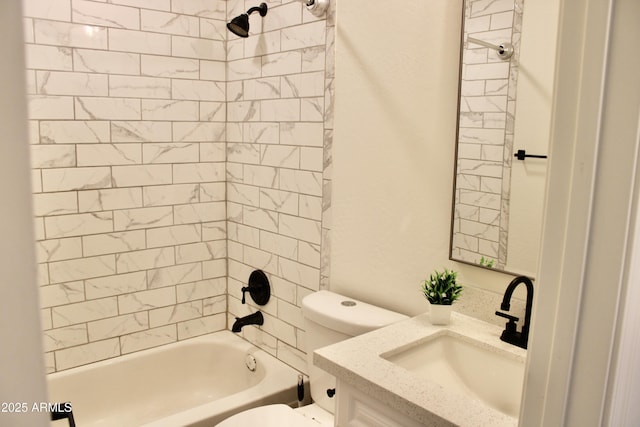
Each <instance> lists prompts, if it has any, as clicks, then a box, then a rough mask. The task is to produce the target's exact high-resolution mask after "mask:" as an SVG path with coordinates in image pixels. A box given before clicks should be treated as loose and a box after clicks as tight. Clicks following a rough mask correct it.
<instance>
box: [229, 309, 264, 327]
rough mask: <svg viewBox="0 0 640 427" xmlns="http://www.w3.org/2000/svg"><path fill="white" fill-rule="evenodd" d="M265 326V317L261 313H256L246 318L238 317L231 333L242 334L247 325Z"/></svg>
mask: <svg viewBox="0 0 640 427" xmlns="http://www.w3.org/2000/svg"><path fill="white" fill-rule="evenodd" d="M262 324H264V317H263V316H262V312H261V311H259V310H258V311H256V312H255V313H253V314H250V315H248V316H244V317H236V321H235V322H234V323H233V327H232V328H231V332H240V331H241V330H242V328H243V327H244V326H247V325H262Z"/></svg>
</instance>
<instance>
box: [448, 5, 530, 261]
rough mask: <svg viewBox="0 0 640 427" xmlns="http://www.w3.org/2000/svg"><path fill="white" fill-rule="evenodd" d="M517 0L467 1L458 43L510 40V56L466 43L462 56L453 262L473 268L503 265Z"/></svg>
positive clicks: (517, 40) (515, 71)
mask: <svg viewBox="0 0 640 427" xmlns="http://www.w3.org/2000/svg"><path fill="white" fill-rule="evenodd" d="M523 3H524V2H523V0H516V1H514V0H495V1H487V0H467V1H466V4H465V28H464V38H465V40H466V38H467V36H471V37H474V38H476V39H479V40H483V41H487V42H489V43H492V44H494V45H500V44H501V43H504V42H511V43H512V44H513V47H514V54H513V57H512V58H511V59H510V60H506V61H505V60H502V59H500V58H499V57H498V56H497V54H496V52H495V51H493V50H491V49H488V48H486V47H483V46H479V45H477V44H474V43H473V42H469V41H466V42H465V45H464V49H463V57H462V76H461V94H460V96H461V97H460V122H459V135H458V153H457V154H458V160H457V174H456V193H455V206H456V209H455V212H454V223H453V233H454V238H453V245H452V256H453V258H455V259H458V260H464V261H468V262H471V263H474V264H478V263H480V261H481V259H482V258H483V257H484V259H486V260H489V261H490V260H493V261H495V267H496V268H499V269H504V268H505V264H506V263H507V237H508V224H509V191H510V185H511V184H510V183H511V178H510V177H511V162H512V159H513V158H512V153H513V136H514V133H513V131H514V120H515V109H516V83H517V78H518V56H519V51H520V34H521V31H522V29H521V27H522V10H523Z"/></svg>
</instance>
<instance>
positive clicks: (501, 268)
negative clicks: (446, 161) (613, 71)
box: [449, 0, 524, 275]
mask: <svg viewBox="0 0 640 427" xmlns="http://www.w3.org/2000/svg"><path fill="white" fill-rule="evenodd" d="M472 1H473V0H463V22H462V26H461V40H460V67H459V70H458V75H459V78H458V82H459V84H458V110H457V113H458V115H457V117H456V136H455V153H454V161H455V164H454V171H453V174H454V176H453V189H452V198H451V226H450V240H449V259H450V260H452V261H456V262H460V263H463V264H468V265H473V266H476V267H481V268H484V269H487V270H492V271H496V272H500V273H505V274H514V275H517V274H519V273H516V272H513V271H510V270H509V269H508V267H509V265H508V263H507V262H506V261H507V253H506V252H507V243H508V219H509V209H508V204H505V203H504V202H505V200H508V198H509V192H510V188H511V163H512V155H513V154H512V153H513V142H514V127H515V126H514V124H515V107H516V105H515V103H516V98H515V96H516V88H517V79H518V69H519V54H520V35H521V32H522V16H523V5H524V0H515V2H514V4H513V17H512V21H511V27H510V28H509V27H503V28H501V29H502V30H504V29H509V30H510V34H511V37H510V39H509V40H504V39H503V40H500V41H498V40H491V39H490V40H486V41H487V42H488V43H489V44H492V45H494V46H497V45H501V46H500V47H504V46H506V44H507V43H512V44H513V49H514V53H513V56H512V57H511V58H509V59H506V60H505V59H504V58H500V55H499V54H498V52H496V53H493V54H492V53H491V51H492V49H491V48H489V47H486V43H485V44H484V45H483V46H480V45H479V46H478V48H477V49H469V48H468V44H469V43H472V42H470V41H468V40H467V37H468V34H467V31H468V28H469V27H468V24H469V23H468V20H470V19H472V18H471V16H470V13H471V12H470V8H471V5H470V3H471V2H472ZM476 1H477V0H476ZM497 13H504V11H497ZM485 16H487V15H485ZM495 30H500V28H498V29H495V28H493V29H492V28H489V29H486V30H479V31H474V32H473V33H472V34H475V33H482V32H489V31H495ZM472 37H474V38H476V37H475V36H472ZM479 38H480V37H477V38H476V39H479ZM478 41H479V40H478ZM474 44H478V43H474ZM469 50H478V51H480V50H482V51H486V52H488V53H487V58H488V59H489V61H487V63H492V64H493V63H503V62H504V61H508V63H509V71H508V74H507V77H506V79H505V78H503V80H506V81H507V90H506V94H505V95H506V99H507V103H506V106H505V109H504V115H505V117H504V122H503V124H502V127H500V128H498V127H494V128H492V129H502V130H503V136H502V143H501V145H500V146H501V147H502V150H501V155H500V157H501V165H502V175H501V182H500V185H501V188H500V190H499V192H496V193H494V194H496V195H498V196H499V209H497V211H498V214H497V217H496V220H495V221H497V224H496V225H494V226H495V227H497V228H498V240H497V242H492V243H495V244H496V245H497V248H496V253H497V256H496V257H495V258H493V259H494V261H495V262H496V264H497V265H495V266H488V265H483V264H481V263H480V262H472V261H469V260H465V259H461V258H458V257H455V256H454V249H455V248H456V246H454V244H455V239H456V233H457V226H459V223H458V224H456V221H459V220H460V217H459V216H458V215H456V211H457V209H456V207H457V205H458V203H459V198H460V193H459V191H460V188H458V186H459V184H460V180H459V173H460V161H461V159H460V142H461V141H460V139H461V122H462V120H461V119H462V118H463V116H464V113H465V112H464V111H461V108H462V106H463V100H464V99H463V77H464V71H465V63H464V59H465V52H468V51H469ZM492 55H493V56H494V57H493V58H492V59H491V56H492ZM468 63H469V62H468ZM485 96H486V92H485ZM495 162H496V163H497V162H498V160H495ZM505 196H506V198H505ZM478 222H479V221H478ZM486 225H489V224H486ZM457 247H458V248H459V246H457ZM478 256H479V257H482V254H481V253H478ZM481 259H482V258H481Z"/></svg>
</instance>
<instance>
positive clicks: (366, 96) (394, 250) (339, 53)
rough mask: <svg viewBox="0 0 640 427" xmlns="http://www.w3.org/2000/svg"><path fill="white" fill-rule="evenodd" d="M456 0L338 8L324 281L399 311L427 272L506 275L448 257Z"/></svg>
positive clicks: (419, 307) (488, 283)
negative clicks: (328, 254)
mask: <svg viewBox="0 0 640 427" xmlns="http://www.w3.org/2000/svg"><path fill="white" fill-rule="evenodd" d="M461 3H462V2H450V1H442V0H430V1H417V0H416V1H407V2H401V3H398V4H394V6H393V7H389V8H378V9H376V8H371V7H369V6H370V5H368V4H366V3H365V2H363V1H349V2H342V3H340V6H339V8H338V21H337V34H336V74H337V75H338V77H339V78H338V80H337V82H336V106H335V109H336V110H335V111H336V113H335V131H334V145H333V158H334V167H333V182H334V186H333V205H332V209H333V212H332V215H333V223H332V233H333V234H332V241H331V288H332V289H333V290H336V291H338V292H343V293H346V294H349V295H352V296H354V297H359V298H363V299H366V300H368V301H371V302H374V303H377V304H379V305H383V306H385V307H390V308H393V309H396V310H400V311H402V312H405V313H410V314H417V313H420V312H423V311H425V309H426V302H425V301H424V299H423V297H422V296H421V295H420V293H419V285H420V280H421V279H424V278H425V277H426V276H427V275H428V274H429V273H430V272H431V271H432V270H434V269H441V268H443V267H448V268H451V267H453V268H455V269H457V270H458V271H460V278H461V279H462V282H463V283H466V284H474V285H479V286H480V287H483V288H486V289H491V290H494V291H496V292H502V291H503V290H504V288H505V287H506V285H507V283H508V281H509V280H510V276H508V275H503V274H500V273H496V272H491V271H488V270H483V269H479V268H476V267H472V266H468V265H464V264H458V263H453V262H451V261H449V260H448V258H449V236H450V221H451V195H452V185H453V166H454V160H453V157H454V140H455V128H456V116H457V94H458V64H459V45H460V22H461V14H462V9H461V7H462V4H461ZM363 10H366V11H367V13H366V14H364V13H362V11H363Z"/></svg>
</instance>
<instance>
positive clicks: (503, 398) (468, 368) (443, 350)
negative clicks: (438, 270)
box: [380, 329, 524, 418]
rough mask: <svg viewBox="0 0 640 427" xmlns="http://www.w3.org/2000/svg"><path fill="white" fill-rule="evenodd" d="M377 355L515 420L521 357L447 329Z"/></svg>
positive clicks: (518, 403)
mask: <svg viewBox="0 0 640 427" xmlns="http://www.w3.org/2000/svg"><path fill="white" fill-rule="evenodd" d="M380 356H381V357H382V358H383V359H386V360H388V361H390V362H392V363H394V364H396V365H398V366H400V367H402V368H404V369H406V370H408V371H410V372H412V373H414V374H416V375H418V376H420V377H423V378H425V379H428V380H429V381H432V382H434V383H436V384H439V385H440V386H442V387H443V388H445V389H448V390H449V391H452V392H455V393H461V394H464V395H465V396H468V397H471V398H474V399H478V400H480V401H482V402H483V403H484V404H486V405H488V406H490V407H492V408H494V409H496V410H498V411H500V412H502V413H504V414H506V415H509V416H511V417H515V418H517V417H518V413H519V411H520V398H521V396H522V385H523V380H524V358H523V357H520V356H518V355H516V354H513V353H509V352H507V351H504V350H502V349H499V348H496V347H491V346H490V345H488V344H485V343H482V342H479V341H475V340H473V339H471V338H469V337H465V336H463V335H459V334H457V333H455V332H452V331H450V330H446V329H445V330H441V331H440V332H437V333H435V334H433V335H430V336H428V337H426V338H425V339H422V340H419V341H416V342H414V343H411V344H409V345H405V346H402V347H401V348H398V349H396V350H391V351H388V352H386V353H384V354H381V355H380Z"/></svg>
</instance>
